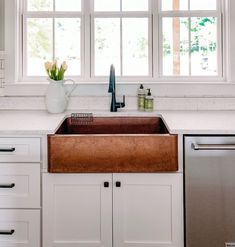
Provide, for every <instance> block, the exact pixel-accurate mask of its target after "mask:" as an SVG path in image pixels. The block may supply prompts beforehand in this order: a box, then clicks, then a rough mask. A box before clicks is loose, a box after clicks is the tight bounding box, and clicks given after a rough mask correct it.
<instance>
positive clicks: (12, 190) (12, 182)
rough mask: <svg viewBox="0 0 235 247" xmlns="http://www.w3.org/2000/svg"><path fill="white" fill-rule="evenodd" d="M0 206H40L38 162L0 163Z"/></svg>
mask: <svg viewBox="0 0 235 247" xmlns="http://www.w3.org/2000/svg"><path fill="white" fill-rule="evenodd" d="M0 208H40V164H39V163H28V164H21V163H19V164H17V163H15V164H12V163H10V164H0Z"/></svg>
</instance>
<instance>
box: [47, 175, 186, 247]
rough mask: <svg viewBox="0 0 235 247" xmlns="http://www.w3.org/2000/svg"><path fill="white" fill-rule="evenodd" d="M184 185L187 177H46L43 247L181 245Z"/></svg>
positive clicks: (172, 246)
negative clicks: (184, 178)
mask: <svg viewBox="0 0 235 247" xmlns="http://www.w3.org/2000/svg"><path fill="white" fill-rule="evenodd" d="M105 182H108V183H109V187H105ZM182 182H183V179H182V174H113V175H112V174H96V175H94V174H73V175H68V174H59V175H58V174H44V175H43V233H44V234H43V238H44V240H43V243H44V245H43V247H70V246H72V247H93V246H95V247H96V246H99V247H112V246H113V247H182V246H183V199H182ZM106 185H107V184H106Z"/></svg>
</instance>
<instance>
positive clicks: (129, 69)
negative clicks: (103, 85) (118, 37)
mask: <svg viewBox="0 0 235 247" xmlns="http://www.w3.org/2000/svg"><path fill="white" fill-rule="evenodd" d="M122 24H123V75H143V76H147V75H148V74H149V63H148V59H149V56H148V48H149V46H148V19H147V18H124V19H123V21H122Z"/></svg>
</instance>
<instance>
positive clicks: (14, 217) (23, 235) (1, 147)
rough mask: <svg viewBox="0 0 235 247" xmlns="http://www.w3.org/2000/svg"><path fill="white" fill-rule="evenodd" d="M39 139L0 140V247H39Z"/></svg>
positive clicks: (11, 138)
mask: <svg viewBox="0 0 235 247" xmlns="http://www.w3.org/2000/svg"><path fill="white" fill-rule="evenodd" d="M40 145H41V139H40V138H38V137H32V138H31V137H29V138H25V137H0V247H40V246H41V243H40V240H41V235H40V228H41V225H40V223H41V219H40V217H41V215H40V214H41V201H40V195H41V192H40V186H41V181H40V180H41V179H40V177H41V175H40V167H41V164H40V162H41V150H40Z"/></svg>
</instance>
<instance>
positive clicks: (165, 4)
mask: <svg viewBox="0 0 235 247" xmlns="http://www.w3.org/2000/svg"><path fill="white" fill-rule="evenodd" d="M197 1H198V0H197ZM161 3H162V10H163V11H171V10H188V0H162V1H161Z"/></svg>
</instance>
